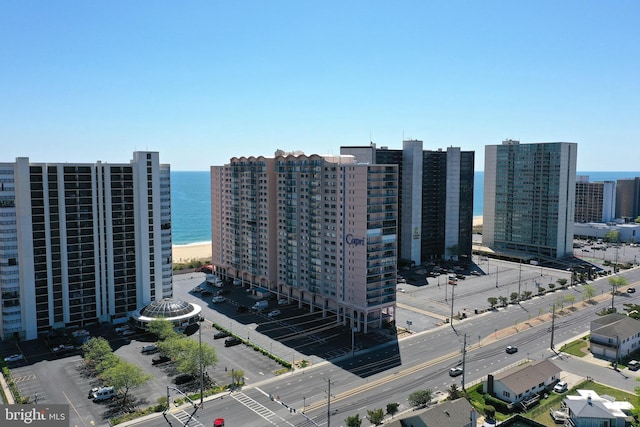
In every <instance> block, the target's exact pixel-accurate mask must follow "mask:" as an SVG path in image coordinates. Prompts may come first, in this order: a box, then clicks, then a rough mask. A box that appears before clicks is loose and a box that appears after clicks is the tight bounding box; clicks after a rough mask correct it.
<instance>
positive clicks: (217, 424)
mask: <svg viewBox="0 0 640 427" xmlns="http://www.w3.org/2000/svg"><path fill="white" fill-rule="evenodd" d="M213 427H224V418H216V419H215V421H214V422H213Z"/></svg>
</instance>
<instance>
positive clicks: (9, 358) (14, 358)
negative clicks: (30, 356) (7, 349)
mask: <svg viewBox="0 0 640 427" xmlns="http://www.w3.org/2000/svg"><path fill="white" fill-rule="evenodd" d="M22 359H24V356H23V355H22V354H20V353H16V354H12V355H11V356H7V357H5V358H4V361H5V362H17V361H18V360H22Z"/></svg>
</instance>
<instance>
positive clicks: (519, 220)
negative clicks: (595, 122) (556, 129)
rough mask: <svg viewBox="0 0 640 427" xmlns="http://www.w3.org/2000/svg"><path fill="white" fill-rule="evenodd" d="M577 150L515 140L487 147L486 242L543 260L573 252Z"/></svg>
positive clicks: (569, 145) (564, 144)
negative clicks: (522, 142)
mask: <svg viewBox="0 0 640 427" xmlns="http://www.w3.org/2000/svg"><path fill="white" fill-rule="evenodd" d="M577 148H578V147H577V144H576V143H571V142H543V143H535V144H520V143H519V142H518V141H513V140H506V141H503V143H502V145H487V146H486V147H485V163H484V206H483V226H482V240H483V243H484V244H485V245H486V246H489V247H490V248H492V249H494V250H495V251H498V252H505V253H513V254H521V255H529V256H532V257H535V258H541V259H543V258H545V257H546V258H562V257H564V256H568V255H571V254H572V253H573V222H574V209H575V197H576V185H575V184H576V158H577Z"/></svg>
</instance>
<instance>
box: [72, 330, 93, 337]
mask: <svg viewBox="0 0 640 427" xmlns="http://www.w3.org/2000/svg"><path fill="white" fill-rule="evenodd" d="M88 335H89V331H87V330H84V329H78V330H77V331H73V332H72V333H71V336H72V337H74V338H79V337H86V336H88Z"/></svg>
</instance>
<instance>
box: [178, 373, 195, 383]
mask: <svg viewBox="0 0 640 427" xmlns="http://www.w3.org/2000/svg"><path fill="white" fill-rule="evenodd" d="M195 379H196V377H194V376H193V375H191V374H180V375H178V376H177V377H175V379H174V380H173V382H174V383H175V384H176V385H180V384H186V383H190V382H192V381H194V380H195Z"/></svg>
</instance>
